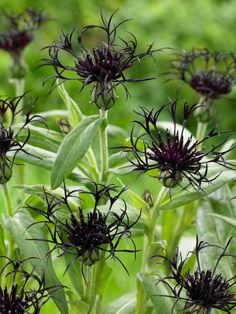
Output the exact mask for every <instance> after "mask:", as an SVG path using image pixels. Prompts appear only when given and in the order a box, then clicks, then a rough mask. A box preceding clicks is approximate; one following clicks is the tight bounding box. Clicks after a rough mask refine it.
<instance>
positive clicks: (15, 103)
mask: <svg viewBox="0 0 236 314" xmlns="http://www.w3.org/2000/svg"><path fill="white" fill-rule="evenodd" d="M23 97H24V96H18V97H15V98H13V99H10V98H8V99H0V184H3V183H5V182H7V181H8V180H9V179H10V178H11V175H12V167H13V165H14V161H15V158H16V155H17V154H18V152H19V151H22V152H24V153H26V154H27V151H25V149H24V146H25V144H26V143H27V142H28V140H29V138H30V130H29V128H28V129H27V135H26V136H25V138H24V140H23V141H22V140H21V141H20V140H19V138H20V135H21V132H22V131H23V129H25V128H27V127H28V125H29V124H30V123H31V122H33V121H37V118H39V116H38V115H32V110H29V111H28V112H26V113H24V118H23V119H24V120H23V123H22V124H21V126H19V127H18V129H17V128H16V126H15V125H14V123H15V120H16V117H17V116H18V115H20V114H22V113H23V110H22V109H18V107H19V104H20V102H21V101H22V99H23Z"/></svg>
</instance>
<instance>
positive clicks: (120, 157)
mask: <svg viewBox="0 0 236 314" xmlns="http://www.w3.org/2000/svg"><path fill="white" fill-rule="evenodd" d="M124 163H127V153H125V152H118V153H115V154H112V155H111V156H110V157H109V167H110V168H114V167H116V166H118V165H120V164H124Z"/></svg>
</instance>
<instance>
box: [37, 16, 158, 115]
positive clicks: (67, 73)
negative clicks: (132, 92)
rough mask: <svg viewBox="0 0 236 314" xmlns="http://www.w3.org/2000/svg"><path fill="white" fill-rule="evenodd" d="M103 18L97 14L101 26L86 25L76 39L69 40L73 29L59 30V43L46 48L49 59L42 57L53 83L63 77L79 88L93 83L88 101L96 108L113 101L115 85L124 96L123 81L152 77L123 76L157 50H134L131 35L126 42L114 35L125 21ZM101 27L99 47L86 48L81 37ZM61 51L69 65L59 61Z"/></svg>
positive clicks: (106, 106) (105, 105) (134, 45)
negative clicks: (121, 87) (101, 38)
mask: <svg viewBox="0 0 236 314" xmlns="http://www.w3.org/2000/svg"><path fill="white" fill-rule="evenodd" d="M114 14H115V13H113V14H112V15H111V17H110V18H109V19H108V21H106V20H105V19H104V17H103V15H102V14H101V20H102V25H89V26H86V27H84V28H83V29H82V31H81V34H80V35H79V37H78V42H77V43H76V42H72V39H73V32H74V31H73V32H72V33H71V34H66V35H65V34H64V33H62V35H61V39H60V41H59V42H57V43H55V44H53V45H52V46H49V47H46V48H49V58H48V59H45V60H44V64H43V65H50V66H53V68H54V71H55V75H54V78H55V80H54V82H53V86H56V84H59V82H56V81H57V79H61V82H63V81H65V80H78V81H80V82H81V83H82V87H81V90H82V89H83V88H84V87H85V86H87V85H89V84H93V89H92V102H93V103H94V104H95V105H96V106H97V107H99V108H103V109H105V110H107V109H108V108H110V107H111V106H112V105H113V104H114V102H115V100H116V93H115V88H116V86H117V85H122V86H123V87H124V88H125V91H126V95H127V96H128V95H129V93H128V90H127V88H126V86H125V83H126V82H140V81H146V80H149V79H153V78H141V79H133V78H127V77H126V76H125V71H126V70H127V69H128V68H131V67H132V66H133V64H134V63H139V62H140V61H141V59H143V58H144V57H146V56H150V57H152V58H153V53H154V52H155V51H157V50H153V49H152V45H150V46H149V47H148V48H147V50H146V51H144V52H142V53H137V52H136V51H137V48H138V43H137V39H136V37H135V36H134V35H133V34H130V36H131V38H130V40H128V41H126V40H124V39H122V38H120V37H119V36H118V35H117V32H118V28H119V27H120V26H121V25H122V24H123V23H124V22H126V20H125V21H123V22H120V23H118V24H117V25H116V24H113V21H112V19H113V16H114ZM97 29H98V30H101V31H102V32H103V33H104V35H105V40H104V41H103V42H102V43H101V45H100V47H95V48H93V49H87V48H86V47H85V45H84V42H83V38H84V36H85V35H86V33H87V31H89V30H97ZM76 44H78V45H79V48H77V47H76ZM64 54H67V55H69V57H71V58H72V61H73V66H71V65H69V64H68V63H67V64H66V63H65V61H64V60H63V56H64Z"/></svg>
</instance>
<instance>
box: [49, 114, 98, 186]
mask: <svg viewBox="0 0 236 314" xmlns="http://www.w3.org/2000/svg"><path fill="white" fill-rule="evenodd" d="M101 122H102V119H98V118H97V116H91V117H87V118H84V119H83V120H82V122H81V123H80V124H79V125H78V126H77V127H76V128H74V129H73V130H72V131H71V132H70V133H69V134H67V135H66V137H65V138H64V140H63V142H62V143H61V145H60V147H59V150H58V153H57V157H56V160H55V163H54V165H53V168H52V173H51V185H52V188H53V189H55V188H57V187H58V186H59V185H60V184H61V183H62V181H63V179H64V178H66V177H67V176H68V175H69V174H70V173H71V171H72V170H73V169H74V168H75V167H76V165H77V164H78V162H79V161H80V159H81V158H82V157H83V156H84V154H85V153H86V152H87V150H88V148H89V146H90V145H91V144H92V143H93V141H94V140H95V138H96V137H97V134H98V131H99V127H100V125H101Z"/></svg>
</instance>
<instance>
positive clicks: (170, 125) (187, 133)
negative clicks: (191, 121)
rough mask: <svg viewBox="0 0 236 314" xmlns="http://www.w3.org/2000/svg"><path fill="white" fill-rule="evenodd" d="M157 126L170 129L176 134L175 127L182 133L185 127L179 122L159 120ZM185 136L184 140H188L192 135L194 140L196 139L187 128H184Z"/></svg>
mask: <svg viewBox="0 0 236 314" xmlns="http://www.w3.org/2000/svg"><path fill="white" fill-rule="evenodd" d="M157 127H158V128H160V129H164V130H166V129H168V130H169V131H170V133H171V134H174V127H175V128H176V130H177V131H179V133H180V134H181V133H182V129H183V126H182V125H181V124H178V123H175V124H174V123H173V122H169V121H158V123H157ZM183 137H184V141H187V140H188V139H189V138H190V137H192V139H193V141H196V139H195V138H194V137H193V135H192V133H191V132H190V131H189V130H187V129H186V128H184V132H183Z"/></svg>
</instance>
